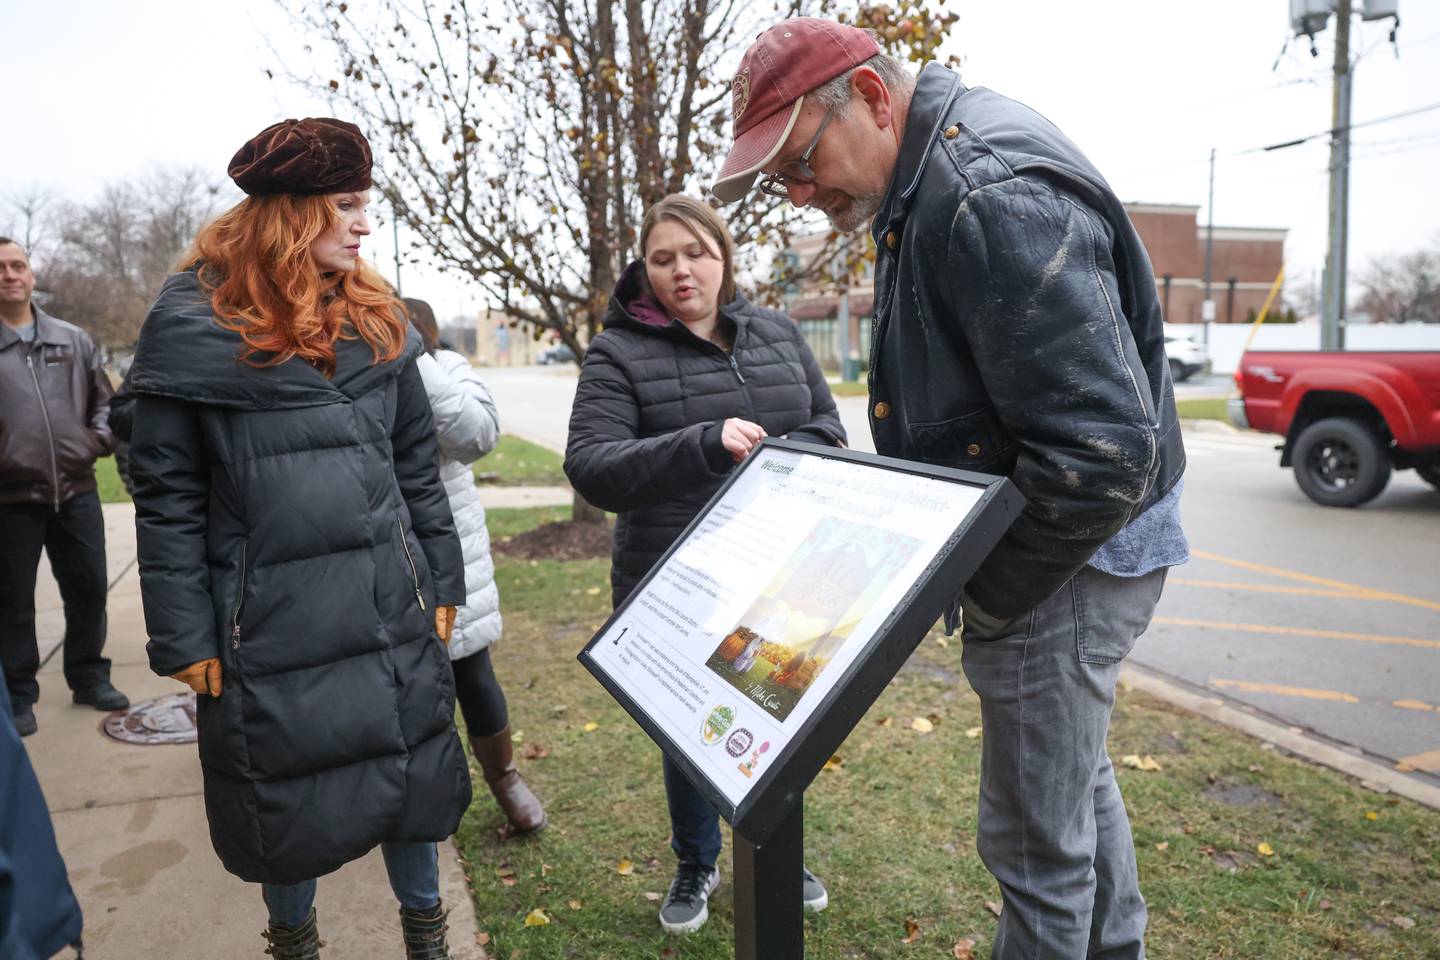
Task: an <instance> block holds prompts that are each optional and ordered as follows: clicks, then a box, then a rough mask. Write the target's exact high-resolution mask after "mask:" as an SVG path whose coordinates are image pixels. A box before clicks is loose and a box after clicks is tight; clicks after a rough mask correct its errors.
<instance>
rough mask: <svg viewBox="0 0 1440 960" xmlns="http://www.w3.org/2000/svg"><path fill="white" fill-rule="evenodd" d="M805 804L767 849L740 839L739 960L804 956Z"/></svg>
mask: <svg viewBox="0 0 1440 960" xmlns="http://www.w3.org/2000/svg"><path fill="white" fill-rule="evenodd" d="M804 811H805V804H804V803H803V802H801V803H796V804H795V805H794V806H793V807H791V809H790V813H789V814H788V815H787V816H786V818H785V820H784V822H782V823H781V824H780V827H779V829H778V830H776V831H775V833H774V834H773V835H772V836H771V837H770V839H769V840H767V841H766V842H765V843H763V844H756V843H751V842H750V841H749V840H746V839H745V837H744V836H743V835H741V834H739V833H737V834H735V838H734V839H735V854H734V857H735V870H734V876H735V882H734V897H735V960H771V958H776V957H780V958H791V957H797V958H798V957H803V956H805V905H804V903H803V901H802V894H803V891H802V890H801V879H800V871H801V870H803V869H804V868H805V833H804V826H805V824H804V819H805V813H804Z"/></svg>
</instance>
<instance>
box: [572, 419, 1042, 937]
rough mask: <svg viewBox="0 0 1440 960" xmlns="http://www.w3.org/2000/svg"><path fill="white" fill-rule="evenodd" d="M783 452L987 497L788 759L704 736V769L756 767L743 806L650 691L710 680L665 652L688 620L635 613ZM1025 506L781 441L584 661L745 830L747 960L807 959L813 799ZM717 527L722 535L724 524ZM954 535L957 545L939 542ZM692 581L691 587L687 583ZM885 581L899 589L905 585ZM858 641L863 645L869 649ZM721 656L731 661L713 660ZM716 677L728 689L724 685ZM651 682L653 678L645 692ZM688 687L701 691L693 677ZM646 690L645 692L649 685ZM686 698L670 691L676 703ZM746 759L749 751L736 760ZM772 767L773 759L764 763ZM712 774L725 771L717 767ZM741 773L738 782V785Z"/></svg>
mask: <svg viewBox="0 0 1440 960" xmlns="http://www.w3.org/2000/svg"><path fill="white" fill-rule="evenodd" d="M777 449H778V450H779V451H784V452H785V453H784V454H783V455H784V456H786V457H788V458H790V461H791V462H794V461H796V460H797V459H798V457H797V455H800V456H814V457H822V458H826V459H829V460H838V461H843V462H845V463H847V464H850V465H853V466H855V467H860V468H864V469H863V470H861V471H860V473H862V474H863V475H864V476H866V477H867V478H872V477H873V478H874V479H876V480H878V481H882V482H883V481H884V480H885V478H886V475H887V474H892V475H894V474H898V475H908V476H909V477H910V478H911V482H912V483H914V482H915V480H914V478H916V477H919V478H928V480H930V481H935V480H938V481H945V482H949V483H953V484H957V485H960V486H965V487H970V488H976V489H975V490H974V499H973V502H972V503H971V505H970V506H969V508H968V512H965V513H964V515H963V516H957V515H953V514H950V515H945V516H943V517H937V518H936V524H943V526H934V525H932V526H931V528H930V530H929V531H928V532H927V535H929V536H930V537H931V540H930V541H929V542H930V543H931V544H932V547H931V548H929V549H931V550H933V555H932V554H930V553H926V554H925V556H927V557H929V560H928V563H926V565H925V567H924V569H923V571H922V572H920V573H919V575H918V576H912V577H911V579H909V580H908V581H907V585H906V587H905V592H904V594H903V596H901V597H900V598H899V600H898V602H893V601H887V602H892V603H893V605H892V606H890V607H888V608H883V609H885V611H886V612H885V615H884V617H883V620H882V621H881V622H880V623H879V626H878V627H877V628H876V629H874V631H873V632H872V633H870V634H869V635H868V637H867V638H866V639H865V640H864V641H863V646H861V647H860V648H859V649H858V650H857V651H856V652H855V654H854V656H853V657H851V658H850V659H848V661H847V662H846V665H845V666H844V667H843V668H840V667H837V668H835V669H837V670H840V672H839V674H838V676H836V677H835V678H834V680H833V682H832V681H831V678H830V676H829V675H828V674H827V675H826V676H825V682H824V684H822V686H824V687H825V688H826V689H825V691H824V694H823V696H822V697H821V699H820V700H819V702H818V703H817V704H816V705H815V708H814V709H813V710H812V711H811V712H810V713H809V715H808V716H806V717H805V719H804V720H803V722H802V723H800V725H799V727H798V729H796V730H794V731H793V733H791V732H789V731H785V734H786V736H785V737H783V738H782V739H781V741H777V742H782V745H781V746H780V747H779V748H778V751H776V752H771V753H769V754H768V755H765V754H766V751H767V750H768V748H769V747H770V743H769V742H764V743H755V742H754V740H755V739H757V738H755V737H753V735H752V734H751V732H750V731H748V730H735V731H731V730H730V729H729V720H728V719H726V718H725V717H724V716H721V717H720V718H719V719H718V721H717V722H716V723H714V724H712V725H711V726H710V727H705V728H702V730H703V732H704V734H705V735H706V739H705V740H704V741H703V742H704V743H705V744H709V746H706V747H702V748H701V752H700V753H699V754H695V755H696V756H700V757H701V762H702V763H711V761H710V760H707V759H705V758H706V757H718V756H719V755H720V754H719V753H714V752H712V753H708V754H707V753H705V752H704V751H705V750H711V751H716V750H719V749H722V748H723V749H724V750H727V751H729V753H728V756H729V757H730V758H731V759H730V760H729V761H728V762H729V763H730V764H732V765H733V763H734V760H735V759H736V758H739V759H740V761H741V765H742V766H743V767H746V769H744V770H742V771H741V772H742V773H743V774H744V776H745V778H751V777H753V781H754V782H753V785H752V784H750V783H748V782H747V783H745V784H744V787H743V792H742V793H739V794H737V793H736V791H735V789H734V787H733V784H731V785H729V789H728V791H727V785H726V784H725V783H723V782H721V781H718V780H715V779H712V777H711V774H710V773H709V772H707V770H705V769H702V767H701V766H700V764H698V763H697V762H696V760H695V759H693V758H692V754H693V753H694V751H695V749H696V748H695V746H694V738H695V736H696V731H694V730H691V729H686V728H684V727H682V726H677V725H676V722H675V721H674V719H673V712H672V714H669V715H667V714H666V713H665V712H664V710H662V709H660V708H659V707H657V701H656V696H655V691H654V690H651V689H647V688H645V687H644V685H643V682H642V681H643V674H644V672H645V669H653V668H655V667H656V666H658V665H659V664H660V663H661V662H662V661H669V664H668V665H669V666H670V667H671V668H674V665H675V662H676V660H677V658H678V660H684V661H686V663H685V665H682V667H681V668H680V670H681V672H682V673H686V672H687V671H693V672H694V673H698V674H706V673H707V670H708V669H709V668H708V667H707V666H705V665H703V662H704V658H703V657H700V658H696V657H694V656H693V654H694V653H695V652H696V651H694V650H692V651H690V653H691V655H690V656H687V655H685V654H679V653H678V651H679V648H678V647H676V648H674V649H670V650H666V649H660V646H662V645H664V644H665V643H666V642H667V640H666V633H667V631H671V630H672V627H671V626H669V625H667V626H664V627H663V628H657V627H656V626H655V625H656V624H657V623H663V622H664V621H663V619H660V620H657V619H656V618H657V617H662V616H672V617H673V616H675V615H679V616H680V617H682V618H683V617H684V611H683V610H678V609H674V610H672V611H670V612H669V613H668V614H657V613H656V611H655V606H654V604H653V603H652V604H651V606H650V608H649V609H646V610H633V609H632V607H633V606H634V605H635V604H636V603H637V600H639V601H640V603H641V606H642V607H643V606H645V604H646V603H647V602H649V601H648V600H647V599H646V598H647V588H648V587H649V585H650V584H651V583H652V581H654V580H655V579H656V577H657V576H670V577H672V579H673V578H674V577H675V574H676V571H674V570H672V569H671V568H670V564H671V561H672V558H674V557H675V555H676V553H677V552H679V551H680V550H681V549H682V548H683V546H684V545H685V544H686V543H687V541H689V540H690V538H691V536H692V534H694V533H695V532H696V530H697V529H699V528H700V527H701V526H702V524H706V523H707V522H710V521H709V520H708V518H709V516H710V514H711V512H712V511H717V508H720V507H721V505H725V506H726V509H728V510H729V511H730V512H729V513H728V514H727V515H728V516H732V517H733V516H734V510H735V504H733V503H728V502H727V501H726V495H727V493H728V492H729V491H730V490H731V489H732V488H733V487H734V486H735V485H736V483H737V481H738V480H739V479H740V478H741V477H743V476H745V475H746V471H748V470H753V469H756V468H755V463H756V462H757V461H758V460H760V459H763V458H761V457H760V454H761V453H763V452H764V451H767V450H769V451H771V455H772V457H773V456H779V455H778V454H775V453H774V451H775V450H777ZM776 472H777V473H778V472H780V471H776ZM851 472H852V473H853V472H855V471H853V470H852V471H851ZM751 479H752V480H753V479H754V478H753V477H752V478H751ZM905 482H906V481H905V480H904V479H903V477H902V478H901V479H898V480H896V481H895V483H896V484H898V485H899V486H901V487H903V486H904V485H905ZM882 485H883V483H882ZM752 489H753V484H752ZM932 489H933V487H932ZM1023 506H1024V498H1023V497H1021V496H1020V494H1019V492H1018V491H1017V490H1016V489H1015V488H1014V486H1013V485H1012V484H1011V483H1010V482H1009V481H1008V480H1007V479H1005V478H1004V477H994V476H988V475H985V474H977V473H969V472H966V471H961V470H954V469H950V468H947V467H939V466H933V465H930V464H923V463H916V462H912V461H908V460H895V459H892V458H888V457H879V456H875V455H873V454H865V453H857V452H855V451H853V450H840V449H836V448H832V447H822V446H819V445H816V444H811V443H802V442H797V441H791V440H774V439H769V438H767V439H766V440H765V441H763V442H762V443H761V445H760V447H759V448H757V451H756V452H754V453H752V454H751V456H750V458H749V459H747V460H746V461H745V463H743V464H742V465H741V466H740V467H739V468H738V469H737V470H736V471H735V472H734V473H733V474H732V475H731V477H730V479H729V480H728V481H727V482H726V484H725V486H723V487H722V488H721V489H720V491H719V492H718V493H716V494H715V496H714V497H713V498H712V499H711V501H710V503H708V504H707V505H706V506H705V509H703V510H702V511H700V513H699V515H698V516H697V517H696V518H695V520H694V521H693V522H692V523H691V525H690V526H689V527H687V528H686V530H685V532H684V533H682V534H681V535H680V537H679V538H678V539H677V540H676V542H675V544H674V545H673V546H672V547H671V548H670V550H669V551H668V552H667V553H666V554H665V555H664V556H663V557H661V558H660V560H659V561H658V562H657V563H656V564H655V566H654V567H653V568H652V569H651V570H650V573H649V574H647V576H646V578H645V579H644V580H642V581H641V583H640V585H639V586H638V587H636V588H635V590H634V591H633V592H632V593H631V595H630V597H629V598H627V599H626V600H625V602H624V603H622V604H621V605H620V606H619V607H618V608H617V609H616V611H615V612H614V614H612V615H611V617H610V619H609V620H607V621H606V623H605V625H604V626H602V627H601V628H600V630H599V632H597V633H596V634H595V636H594V637H592V638H591V639H590V641H589V642H588V643H587V644H586V645H585V648H584V649H583V650H582V651H581V652H580V655H579V660H580V662H581V663H582V664H584V666H585V668H586V669H588V670H589V671H590V672H591V673H592V674H593V675H594V676H595V678H596V679H597V680H599V681H600V683H601V684H602V685H603V686H604V687H605V689H606V690H608V691H609V692H610V694H611V696H613V697H615V699H616V700H617V701H618V702H619V703H620V705H621V706H622V707H624V708H625V710H626V711H627V712H628V713H629V714H630V716H631V717H632V718H633V719H634V720H635V721H636V723H638V724H639V725H640V726H641V728H642V729H644V731H645V732H646V733H647V734H648V735H649V736H650V737H651V739H653V740H654V741H655V742H656V743H657V744H659V746H660V747H661V749H663V750H664V751H665V752H666V754H667V755H668V756H669V757H670V759H671V760H672V761H674V763H675V764H676V765H677V766H678V767H679V768H680V769H681V770H682V771H683V772H684V774H685V776H686V777H688V778H689V780H690V781H691V783H693V784H694V785H695V787H696V789H698V790H699V791H700V792H701V793H702V794H703V795H704V796H705V797H706V799H707V800H709V801H710V802H711V803H712V804H713V805H714V806H715V808H716V810H718V811H719V812H720V815H721V816H723V817H724V818H725V819H726V820H727V821H729V822H730V824H731V826H732V827H733V828H734V892H733V896H734V905H735V956H736V957H737V960H761V958H762V957H763V958H764V960H800V958H802V957H803V956H804V942H805V941H804V904H803V896H802V869H803V866H804V812H803V809H804V796H805V789H806V787H808V786H809V785H810V782H811V781H812V780H813V779H814V778H815V777H816V776H817V775H818V774H819V773H820V770H821V768H822V767H823V766H824V765H825V762H826V761H827V760H829V759H830V757H831V756H833V755H834V753H835V751H836V750H837V749H838V748H839V747H840V744H841V743H842V742H844V740H845V738H846V737H847V736H849V734H850V732H851V731H852V730H853V729H854V728H855V726H856V724H858V723H859V722H860V719H861V717H863V716H864V714H865V711H866V710H868V709H869V708H870V705H871V704H872V703H874V702H875V699H876V698H877V697H879V696H880V694H881V693H882V692H883V691H884V689H885V687H886V685H887V684H889V682H890V681H891V680H892V679H893V678H894V676H895V674H896V673H897V672H898V671H899V670H900V668H901V666H903V665H904V663H905V661H906V660H907V659H908V658H909V656H910V654H911V653H913V652H914V650H915V648H916V647H917V646H918V645H919V644H920V641H921V640H923V639H924V637H925V635H926V633H928V632H929V630H930V627H931V626H932V625H933V624H934V623H935V622H936V621H937V620H938V619H939V618H940V617H941V616H942V615H943V614H945V613H946V612H947V611H948V610H949V609H950V606H951V604H952V603H953V602H954V599H955V596H956V594H957V593H958V592H959V589H960V587H961V586H962V585H963V584H964V583H965V582H966V581H967V580H968V579H969V578H970V576H971V575H972V574H973V573H974V572H975V569H976V568H977V567H978V566H979V565H980V562H981V561H982V560H983V559H984V558H985V556H986V555H987V554H989V552H990V551H991V549H993V548H994V546H995V544H996V543H997V542H998V541H999V540H1000V537H1001V536H1002V535H1003V534H1004V532H1005V531H1006V529H1008V528H1009V526H1010V524H1011V522H1012V521H1013V520H1014V518H1015V517H1016V516H1017V515H1018V514H1019V513H1020V510H1021V508H1022V507H1023ZM711 525H712V528H713V526H714V524H713V523H712V524H711ZM942 534H943V535H944V539H943V541H941V540H939V539H938V537H939V536H940V535H942ZM937 545H938V546H937ZM680 573H681V574H682V575H683V574H684V571H680ZM827 576H828V569H827ZM663 582H664V581H662V583H663ZM883 582H886V583H893V580H891V581H883ZM672 606H673V605H672ZM875 609H877V610H878V609H882V608H875ZM647 623H648V624H649V628H648V629H649V633H650V634H651V635H652V636H651V637H650V639H648V640H646V641H645V642H646V643H649V644H650V647H649V649H648V651H646V650H641V649H640V648H639V647H637V646H636V645H637V644H639V643H640V642H641V638H642V637H644V635H645V633H646V630H645V629H643V627H644V625H645V624H647ZM692 626H693V625H692ZM632 628H633V629H632ZM676 635H677V636H679V635H680V634H679V633H677V634H676ZM702 639H703V641H704V642H705V644H706V645H709V644H710V643H712V642H713V640H714V638H713V637H712V636H710V635H708V634H706V635H704V636H703V637H702ZM727 639H728V638H727ZM854 642H855V643H861V642H862V641H861V640H860V639H858V638H857V639H856V640H855V641H854ZM626 649H629V650H631V651H632V652H633V651H639V652H638V653H637V654H636V656H637V657H640V656H644V655H645V654H646V653H647V652H648V654H649V655H651V657H652V659H651V661H650V663H649V664H648V667H647V665H646V664H641V663H639V661H638V659H637V660H632V661H630V663H631V666H630V667H629V668H628V669H629V672H627V669H626V668H625V667H623V666H622V662H623V660H622V658H623V656H625V654H624V653H623V652H622V651H624V650H626ZM657 649H658V651H659V652H658V654H657V653H656V651H657ZM671 654H675V655H676V656H675V657H672V656H671ZM719 654H720V651H719V650H718V649H717V650H716V651H715V654H714V655H712V659H713V656H718V655H719ZM642 668H645V669H642ZM787 669H788V666H787ZM708 676H709V677H711V678H715V677H718V675H717V674H713V673H711V674H708ZM637 677H640V678H642V680H636V679H635V678H637ZM687 678H688V679H689V680H695V679H696V678H695V677H694V676H693V674H689V673H687ZM707 682H709V681H708V680H706V679H705V678H703V677H702V678H701V679H700V680H699V681H698V683H699V684H700V685H702V686H703V685H704V684H705V683H707ZM637 683H638V684H640V685H638V686H637ZM724 683H725V681H723V680H719V681H718V683H717V686H716V689H720V690H724V689H730V690H732V691H733V689H734V688H733V687H730V688H726V687H724V686H723V684H724ZM672 686H673V685H672ZM806 689H809V688H808V687H807V688H806ZM673 692H674V691H673V690H671V691H668V692H667V695H668V694H669V693H673ZM706 708H707V709H708V705H706ZM737 709H750V707H738V708H737ZM701 715H702V716H703V712H702V713H701ZM711 716H712V718H713V717H714V716H715V715H714V714H711ZM707 722H708V721H707ZM741 734H745V735H746V736H741ZM711 735H713V737H712V736H711ZM727 735H728V739H726V737H727ZM737 738H738V742H736V741H737ZM732 747H734V748H736V749H733V750H732V749H731V748H732ZM762 755H765V756H764V757H763V759H761V757H762ZM747 758H748V759H747ZM711 769H712V770H715V769H719V768H718V767H715V766H712V767H711ZM724 769H725V770H728V769H730V767H726V768H724ZM723 772H724V771H723V770H722V773H723ZM729 775H730V776H731V777H732V778H733V777H734V774H733V773H732V774H729ZM737 795H738V796H740V799H739V800H738V801H737V800H734V799H732V796H737Z"/></svg>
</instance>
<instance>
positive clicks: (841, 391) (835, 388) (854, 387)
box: [830, 379, 870, 397]
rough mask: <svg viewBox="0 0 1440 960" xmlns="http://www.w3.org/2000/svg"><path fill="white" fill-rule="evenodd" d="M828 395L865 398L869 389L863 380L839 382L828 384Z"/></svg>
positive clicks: (868, 393)
mask: <svg viewBox="0 0 1440 960" xmlns="http://www.w3.org/2000/svg"><path fill="white" fill-rule="evenodd" d="M830 393H831V394H833V395H834V396H837V397H867V396H869V395H870V387H869V386H868V385H866V383H865V381H864V379H860V380H841V381H840V382H839V383H831V384H830Z"/></svg>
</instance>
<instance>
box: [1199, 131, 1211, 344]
mask: <svg viewBox="0 0 1440 960" xmlns="http://www.w3.org/2000/svg"><path fill="white" fill-rule="evenodd" d="M1214 263H1215V148H1214V147H1211V148H1210V201H1209V203H1208V204H1207V205H1206V208H1205V299H1204V300H1203V301H1202V302H1201V304H1200V319H1201V321H1202V323H1203V326H1202V330H1201V342H1202V343H1204V344H1205V346H1206V347H1209V346H1210V324H1211V323H1213V322H1214V321H1215V301H1214V300H1213V299H1211V297H1210V273H1211V271H1212V269H1213V267H1214Z"/></svg>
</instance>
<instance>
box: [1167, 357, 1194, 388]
mask: <svg viewBox="0 0 1440 960" xmlns="http://www.w3.org/2000/svg"><path fill="white" fill-rule="evenodd" d="M1189 379H1190V374H1188V373H1186V372H1185V364H1183V363H1181V362H1180V361H1179V360H1171V361H1170V382H1171V383H1184V382H1185V381H1186V380H1189Z"/></svg>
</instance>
